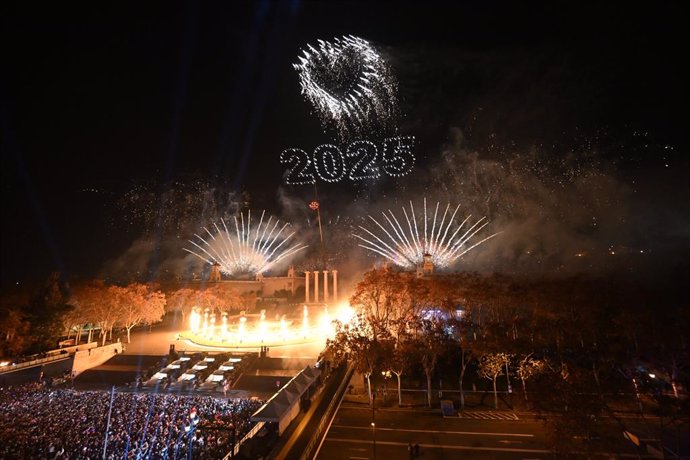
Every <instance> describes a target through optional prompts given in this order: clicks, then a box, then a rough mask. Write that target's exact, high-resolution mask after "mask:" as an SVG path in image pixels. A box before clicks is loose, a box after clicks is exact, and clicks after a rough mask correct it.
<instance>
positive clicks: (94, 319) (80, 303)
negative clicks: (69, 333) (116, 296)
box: [70, 280, 116, 343]
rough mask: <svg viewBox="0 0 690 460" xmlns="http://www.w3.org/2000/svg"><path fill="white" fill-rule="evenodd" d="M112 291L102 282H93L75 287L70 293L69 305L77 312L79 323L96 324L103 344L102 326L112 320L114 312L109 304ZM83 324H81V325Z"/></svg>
mask: <svg viewBox="0 0 690 460" xmlns="http://www.w3.org/2000/svg"><path fill="white" fill-rule="evenodd" d="M112 294H113V291H112V290H109V288H108V286H107V285H106V284H105V282H104V281H101V280H93V281H89V282H88V283H85V284H81V285H78V286H76V287H75V288H74V289H73V291H72V298H71V300H70V301H71V303H72V304H73V305H74V306H75V309H76V310H77V311H79V315H80V318H82V319H81V320H80V321H85V322H90V323H92V324H98V325H99V326H100V327H101V336H102V337H103V343H105V337H104V334H105V332H106V331H104V330H103V326H104V325H106V326H108V325H109V324H110V320H111V318H112V319H114V318H115V315H116V311H115V310H114V308H113V307H114V306H115V305H113V304H112V302H111V300H112V299H111V296H112ZM82 324H83V323H82ZM92 331H93V327H92V328H91V330H90V331H89V341H90V340H91V332H92Z"/></svg>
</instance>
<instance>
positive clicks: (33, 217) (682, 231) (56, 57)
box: [0, 1, 690, 286]
mask: <svg viewBox="0 0 690 460" xmlns="http://www.w3.org/2000/svg"><path fill="white" fill-rule="evenodd" d="M370 3H373V2H354V1H351V2H342V1H323V2H300V1H293V2H223V3H222V4H219V5H222V6H219V5H212V4H208V3H207V2H198V3H194V2H189V3H181V2H160V3H151V2H132V3H131V4H127V3H123V2H116V3H114V4H108V5H103V4H100V3H93V4H91V5H89V6H86V7H84V6H80V7H79V8H78V9H77V8H72V7H71V6H70V5H68V4H65V3H60V4H57V5H54V6H52V7H50V8H47V9H44V7H40V8H39V6H38V5H36V4H31V3H29V4H27V3H26V2H23V3H22V4H19V3H18V4H15V5H12V4H11V3H10V4H7V3H5V4H3V6H2V7H1V8H2V13H1V14H0V21H1V23H0V24H1V27H0V29H1V33H2V39H1V41H2V45H0V46H2V55H1V57H0V59H2V65H1V66H0V67H1V69H2V70H1V71H0V119H1V122H2V131H1V134H0V136H1V140H2V144H1V149H2V185H1V187H2V240H1V242H2V248H1V249H2V255H1V263H2V267H1V277H2V285H3V286H6V285H10V284H14V283H16V282H17V281H22V282H23V281H33V280H41V279H45V277H46V276H47V275H48V273H50V272H51V271H52V270H60V271H62V272H63V273H65V274H67V275H69V276H75V277H91V276H99V275H100V274H101V273H102V270H103V266H104V264H107V262H108V261H112V260H114V259H117V258H118V257H119V256H120V254H122V253H123V252H125V251H127V250H128V248H130V249H131V245H132V244H133V242H135V241H137V240H138V239H139V238H141V235H142V233H143V232H145V231H146V229H145V228H144V227H146V222H143V220H141V219H139V220H137V219H135V218H131V216H128V215H127V214H128V213H132V214H136V213H137V212H140V209H137V210H130V209H127V206H126V203H127V196H128V193H129V194H130V195H129V196H130V197H131V193H132V190H144V189H145V190H149V191H153V193H154V194H155V192H156V191H157V190H164V189H165V188H166V187H170V186H175V185H174V184H190V183H192V182H194V183H198V182H203V183H205V184H208V185H209V186H211V187H217V188H219V189H222V190H225V191H227V192H231V191H235V192H238V193H240V194H243V195H242V197H243V199H245V200H246V201H247V203H248V205H249V206H250V207H251V208H252V209H267V210H269V211H270V212H273V213H276V214H277V215H281V216H282V217H285V218H288V219H291V218H295V219H297V217H294V216H295V215H300V216H301V215H302V214H299V213H297V214H295V213H294V212H293V211H294V210H293V211H291V210H288V209H286V207H285V202H286V201H290V202H291V203H295V202H297V203H300V202H304V203H305V206H306V203H307V202H308V201H309V200H310V199H312V198H313V195H314V189H313V187H284V186H281V185H282V184H283V178H282V175H283V172H284V170H285V167H284V166H283V165H281V164H280V163H279V161H278V156H279V154H280V152H281V151H282V150H283V149H285V148H288V147H300V148H304V149H305V150H308V151H311V150H312V149H313V148H314V147H315V146H316V145H318V144H323V143H326V142H329V141H333V135H332V133H329V132H327V131H326V132H325V131H324V130H323V129H322V126H321V124H320V122H319V120H318V118H317V117H316V116H315V114H314V113H312V110H311V106H310V105H309V103H308V102H307V101H306V100H305V99H304V98H303V97H302V96H301V94H300V88H299V82H298V78H297V74H296V72H295V70H294V69H293V68H292V63H294V62H296V58H297V55H298V53H299V50H300V48H303V47H304V46H305V45H306V44H307V43H314V42H315V41H316V40H317V39H319V38H321V39H326V40H328V39H332V38H333V37H336V36H341V35H344V34H353V35H357V36H361V37H362V38H365V39H367V40H369V41H370V42H371V43H372V44H374V45H375V46H376V47H377V49H378V50H379V51H380V52H381V53H382V55H383V56H384V57H385V58H386V60H387V61H388V62H389V64H390V66H391V68H392V70H393V73H394V74H395V76H396V78H397V81H398V94H399V98H400V111H401V113H402V120H401V122H400V132H401V133H403V134H411V135H415V136H416V137H417V139H418V145H417V147H416V150H415V154H416V156H417V165H416V169H415V170H414V171H413V173H412V174H411V176H414V177H408V178H406V179H405V180H382V181H380V182H379V183H376V184H359V185H357V186H353V185H352V184H347V183H343V184H336V185H328V186H327V185H319V187H320V188H319V190H318V193H319V198H320V199H321V200H322V206H323V208H324V215H325V216H326V217H328V216H330V217H333V216H336V215H340V214H347V213H348V212H349V213H350V214H353V213H355V210H356V209H357V210H360V209H361V208H362V207H363V206H367V205H371V207H372V208H375V207H377V206H379V205H381V206H389V205H391V206H392V204H390V201H391V200H395V199H396V198H397V195H399V196H400V197H402V198H403V199H405V198H409V195H410V194H415V193H417V194H419V192H420V191H422V190H423V192H424V193H425V194H429V195H434V193H435V189H436V188H439V187H437V185H438V180H439V179H438V177H440V176H438V175H437V173H436V172H435V171H436V170H437V169H439V165H440V164H441V163H439V162H440V161H441V160H440V158H441V153H442V152H443V151H448V150H449V149H450V150H453V149H455V148H456V147H457V144H458V142H461V143H462V150H463V151H472V152H476V153H478V155H479V156H480V158H482V159H485V160H487V161H488V160H491V161H493V162H495V163H494V164H497V165H501V166H500V167H501V168H503V167H504V166H506V165H508V164H510V160H511V159H513V158H517V156H519V155H522V156H520V158H522V157H523V156H524V155H525V152H534V151H537V152H538V153H539V158H540V162H544V160H543V159H544V158H547V159H549V158H550V159H553V160H554V161H553V162H554V163H558V164H562V163H563V162H565V161H571V157H572V156H578V158H576V160H575V162H576V163H578V167H577V168H575V169H574V170H575V171H576V174H579V173H578V172H577V171H586V172H587V174H592V175H601V176H602V177H603V176H605V177H606V183H607V184H614V185H611V189H610V190H616V191H619V190H624V191H623V192H621V195H620V196H621V197H622V198H621V199H620V200H621V201H620V203H622V204H620V203H619V204H620V206H619V204H614V205H615V206H614V205H611V207H612V208H614V207H615V208H616V209H620V208H621V207H625V208H626V209H625V211H626V214H625V216H622V217H620V218H618V220H617V221H616V223H615V225H614V224H611V225H610V226H609V228H608V230H607V232H606V233H605V236H603V235H604V233H599V234H595V233H594V231H593V230H591V229H584V230H583V229H582V228H579V227H578V228H575V227H576V226H578V225H580V224H579V223H578V222H574V223H573V225H570V221H568V222H567V223H563V224H562V225H561V224H559V225H561V226H560V227H558V226H556V227H553V229H552V228H549V227H547V228H544V232H551V231H553V232H556V233H558V232H559V231H560V230H558V229H559V228H564V227H565V226H569V230H572V233H568V232H566V233H568V234H569V235H571V234H572V235H580V236H581V235H586V236H587V244H590V246H591V247H592V248H594V247H596V248H604V250H605V249H607V248H611V247H625V248H627V250H630V251H638V252H640V251H644V252H645V253H648V254H649V253H651V255H650V258H651V257H654V258H655V259H654V263H652V262H651V259H650V263H649V265H650V267H651V266H656V265H655V264H658V263H661V261H663V260H664V259H665V258H666V255H667V254H671V253H672V254H674V255H675V256H676V257H678V258H679V259H684V257H685V256H684V255H687V254H688V248H689V247H690V244H688V243H689V241H690V223H689V221H690V205H689V204H688V203H690V191H689V190H690V187H689V185H688V177H690V174H689V173H690V168H689V166H690V162H689V161H688V159H687V148H688V143H687V135H686V134H687V127H686V124H685V122H686V118H687V117H686V116H685V110H686V107H687V99H688V98H687V81H688V76H687V74H686V73H684V72H682V71H681V68H683V67H684V60H685V57H684V56H685V54H686V50H685V49H684V47H683V45H682V43H683V42H684V40H683V38H684V37H683V35H684V34H682V29H683V26H684V25H685V24H681V21H683V18H684V15H683V14H681V8H680V2H678V3H672V2H662V3H659V2H657V4H652V3H650V4H646V5H644V6H639V7H638V6H631V5H630V4H629V3H623V2H620V3H616V4H611V3H609V2H606V5H583V4H581V3H580V2H544V3H522V2H506V3H499V2H466V3H468V4H466V5H462V6H457V5H454V4H455V3H460V2H453V3H450V2H449V3H443V2H430V1H425V2H381V3H378V4H377V5H375V6H372V5H370ZM452 5H454V6H452ZM459 133H461V134H459ZM460 138H461V139H462V141H459V140H458V139H460ZM463 158H464V157H463ZM549 161H550V160H549ZM549 161H546V162H547V163H548V162H549ZM506 167H507V166H506ZM547 169H548V170H549V171H552V170H551V169H549V168H547ZM459 171H460V170H459ZM463 171H464V170H463ZM458 174H460V173H458ZM535 174H537V175H538V173H535ZM559 174H560V173H559ZM554 182H558V180H555V181H554ZM443 183H444V184H447V183H448V181H447V180H444V182H443ZM524 183H525V182H524V181H521V184H524ZM597 183H602V182H597ZM171 184H172V185H171ZM458 184H459V185H458V188H457V189H451V188H447V189H446V190H445V191H444V192H443V194H442V197H443V198H444V199H445V198H455V199H457V200H460V201H462V200H463V199H465V196H463V193H464V192H462V193H461V190H464V189H462V187H463V186H464V185H463V184H464V182H462V181H458ZM415 187H418V188H417V189H415ZM585 188H586V187H585ZM420 189H421V190H420ZM439 189H440V188H439ZM525 190H526V189H525ZM530 190H532V187H530ZM572 190H575V188H567V187H566V191H564V192H563V196H566V195H567V196H568V197H569V198H568V200H567V202H568V203H570V202H573V203H580V205H581V206H582V207H584V208H588V207H591V206H592V204H591V203H594V202H598V201H599V200H606V199H607V194H608V193H609V192H608V191H607V190H609V189H604V188H602V189H601V190H598V191H595V193H596V194H598V195H597V196H596V197H595V199H592V200H591V201H588V200H590V198H586V197H585V198H582V199H580V197H579V195H577V193H582V194H583V196H588V195H587V193H589V192H590V191H588V190H582V188H580V189H578V190H580V191H579V192H576V191H572ZM504 192H505V193H504V194H508V192H509V190H508V189H505V190H504ZM615 193H618V192H615ZM286 196H287V197H289V198H290V199H289V200H286V199H285V197H286ZM279 197H280V198H279ZM467 199H468V200H469V201H470V202H471V201H472V199H471V198H467ZM123 203H125V204H124V205H123ZM505 203H508V202H507V201H505ZM149 204H150V208H151V209H154V212H158V213H162V214H164V215H165V216H167V217H165V218H171V217H170V216H174V215H175V210H173V209H157V208H156V207H157V206H158V207H160V206H168V205H167V204H157V203H156V200H153V202H152V203H149ZM396 204H397V203H396ZM132 206H135V207H136V206H139V207H141V203H134V204H132ZM506 206H507V205H506ZM510 206H511V207H512V206H513V204H512V202H511V204H510ZM556 208H561V209H564V211H563V213H564V214H567V213H568V205H567V204H566V203H565V201H561V202H560V204H558V206H555V207H551V208H544V209H556ZM156 209H157V211H156ZM505 209H508V207H496V208H492V209H490V210H489V211H488V212H489V213H491V214H492V215H491V217H492V218H493V219H494V220H496V221H497V222H499V223H501V222H503V224H504V225H505V226H506V228H520V226H519V224H520V222H517V217H514V218H512V220H510V219H507V218H505V215H506V213H505V212H503V214H502V210H505ZM511 209H512V208H511ZM607 209H609V208H606V207H602V209H601V212H602V213H607V212H608V211H607ZM341 211H342V212H341ZM291 212H292V214H291ZM304 212H307V211H304ZM329 213H330V214H329ZM494 213H495V214H494ZM159 215H161V214H159ZM502 216H503V217H502ZM515 216H518V214H515ZM566 217H567V216H566ZM566 217H564V218H563V219H564V220H563V222H566V220H567V218H566ZM201 218H202V217H201V216H198V219H201ZM502 218H503V221H502ZM546 219H547V220H549V219H555V216H552V217H548V216H547V217H546ZM590 219H591V218H590ZM599 219H600V220H601V219H602V218H599ZM539 225H541V224H539ZM601 226H604V224H602V225H601ZM570 227H572V228H570ZM542 228H543V227H542ZM554 229H555V230H554ZM597 231H599V230H598V229H597ZM602 232H603V230H602ZM514 234H515V233H513V235H514ZM615 234H620V235H621V238H620V240H618V241H614V239H615V238H614V237H613V236H612V235H615ZM175 237H176V238H181V239H182V240H185V239H188V238H189V237H191V235H175ZM578 238H579V237H571V236H568V237H567V238H564V239H563V240H559V238H558V236H556V237H553V238H552V239H551V240H549V241H551V242H550V243H549V241H545V242H543V246H544V247H546V246H548V245H549V244H552V245H553V246H556V247H559V248H564V247H565V246H567V245H571V246H572V248H570V247H568V249H567V251H571V249H572V251H571V252H574V251H576V250H579V249H578V248H576V247H575V246H577V245H580V244H583V243H581V240H579V239H578ZM566 239H567V241H566ZM497 244H501V245H502V246H503V247H504V248H509V249H510V251H508V250H506V251H503V253H501V254H500V260H501V263H502V264H503V265H501V266H500V267H494V268H496V269H501V268H504V267H507V268H508V269H509V268H510V262H508V261H507V260H508V259H509V257H508V255H506V254H508V253H510V254H513V253H517V252H520V251H522V250H523V249H522V246H521V245H524V244H525V243H524V242H523V241H518V240H517V239H515V238H513V237H511V238H510V239H506V240H504V241H503V243H497ZM154 246H155V245H154ZM630 248H632V249H630ZM564 251H565V250H564ZM567 251H565V252H567ZM527 252H529V251H527ZM547 252H549V250H546V249H544V254H545V256H544V260H545V261H548V260H552V259H549V254H547ZM161 257H164V255H161ZM559 257H560V256H559ZM511 260H512V259H511ZM480 262H482V264H479V265H478V266H477V267H478V268H481V269H491V268H492V267H490V266H489V265H490V264H489V262H487V260H486V257H485V258H484V259H483V261H480ZM540 263H541V262H540ZM544 263H546V262H544ZM645 263H646V262H642V265H644V264H645ZM673 263H675V262H673ZM148 264H149V265H150V264H151V262H150V261H149V262H148ZM487 264H489V265H487ZM557 265H558V266H562V265H563V262H562V261H561V259H559V261H558V264H557ZM638 265H639V261H638ZM516 267H517V265H516ZM581 269H583V270H585V271H586V270H587V265H583V266H582V267H581Z"/></svg>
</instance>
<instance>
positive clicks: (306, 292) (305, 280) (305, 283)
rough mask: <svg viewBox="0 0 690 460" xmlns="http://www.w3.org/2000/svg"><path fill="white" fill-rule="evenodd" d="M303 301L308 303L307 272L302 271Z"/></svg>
mask: <svg viewBox="0 0 690 460" xmlns="http://www.w3.org/2000/svg"><path fill="white" fill-rule="evenodd" d="M304 302H305V303H309V272H304Z"/></svg>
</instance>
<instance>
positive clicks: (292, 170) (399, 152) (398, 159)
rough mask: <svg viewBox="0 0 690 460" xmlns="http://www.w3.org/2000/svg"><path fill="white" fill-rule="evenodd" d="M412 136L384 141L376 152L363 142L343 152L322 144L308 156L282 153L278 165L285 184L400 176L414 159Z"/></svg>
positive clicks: (297, 152) (301, 152) (298, 151)
mask: <svg viewBox="0 0 690 460" xmlns="http://www.w3.org/2000/svg"><path fill="white" fill-rule="evenodd" d="M414 140H415V139H414V137H413V136H396V137H389V138H387V139H385V140H384V141H383V143H382V145H381V149H379V148H378V147H377V146H376V144H374V143H373V142H370V141H367V140H358V141H355V142H352V143H351V144H350V145H348V146H347V148H346V149H345V153H343V151H342V150H341V149H340V148H339V147H338V146H336V145H333V144H323V145H319V146H318V147H316V148H315V149H314V154H313V155H312V156H311V157H310V156H309V154H308V153H307V152H306V151H304V150H302V149H298V148H290V149H286V150H283V152H282V153H281V154H280V162H281V163H283V164H287V165H288V170H287V173H286V177H285V181H286V182H287V183H288V184H290V185H305V184H314V183H316V178H317V177H318V178H319V179H320V180H322V181H324V182H339V181H341V180H343V179H344V178H346V177H347V178H348V179H350V180H352V181H360V180H366V179H377V178H379V177H380V176H381V174H382V173H384V174H386V175H388V176H391V177H400V176H404V175H406V174H408V173H409V172H410V171H412V168H413V166H414V163H415V157H414V154H413V153H412V147H413V146H414Z"/></svg>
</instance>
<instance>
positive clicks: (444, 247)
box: [353, 198, 498, 268]
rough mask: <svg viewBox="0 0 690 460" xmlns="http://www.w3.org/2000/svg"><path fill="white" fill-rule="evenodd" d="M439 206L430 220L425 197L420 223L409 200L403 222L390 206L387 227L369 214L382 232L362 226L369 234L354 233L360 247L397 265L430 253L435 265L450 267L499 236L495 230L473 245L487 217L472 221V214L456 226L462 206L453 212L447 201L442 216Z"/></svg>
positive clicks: (413, 263) (408, 265) (411, 264)
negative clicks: (408, 207) (473, 239)
mask: <svg viewBox="0 0 690 460" xmlns="http://www.w3.org/2000/svg"><path fill="white" fill-rule="evenodd" d="M439 207H440V203H438V202H437V203H436V209H435V210H434V213H433V214H434V216H433V219H430V216H429V213H428V211H427V206H426V198H424V216H423V220H422V221H421V222H419V219H418V218H417V215H416V214H415V210H414V206H413V204H412V201H410V209H409V211H408V210H407V209H406V208H404V207H403V208H402V211H403V215H404V217H405V220H404V224H401V223H400V221H399V220H398V218H397V217H396V216H395V214H394V213H393V211H391V210H390V209H389V210H388V212H387V213H386V212H383V213H382V215H383V218H384V219H385V222H386V223H387V224H388V226H387V227H386V226H384V225H383V224H381V223H380V222H379V221H378V220H376V219H374V218H373V217H371V216H369V219H371V220H372V222H374V224H376V227H378V229H380V230H381V232H383V233H382V234H380V235H377V234H376V233H374V232H373V231H371V230H369V229H367V228H365V227H362V226H361V225H360V226H359V228H360V229H361V230H362V231H363V232H365V233H366V235H365V236H361V235H357V234H353V236H354V237H355V238H358V239H359V240H360V241H361V243H360V244H359V246H361V247H363V248H365V249H368V250H370V251H372V252H375V253H376V254H380V255H382V256H384V257H385V258H387V259H389V260H390V261H392V262H393V263H395V264H396V265H399V266H401V267H404V268H414V267H416V266H417V265H418V264H421V263H422V262H423V261H424V256H425V255H430V256H431V260H432V262H433V263H434V265H435V266H437V267H448V266H450V265H452V264H453V263H454V262H455V261H457V260H458V259H459V258H460V257H462V256H463V255H465V254H466V253H467V252H469V251H471V250H472V249H474V248H476V247H477V246H479V245H480V244H482V243H484V242H485V241H488V240H490V239H491V238H493V237H494V236H496V235H498V233H494V234H493V235H490V236H488V237H486V238H484V239H482V240H479V241H477V242H476V243H473V244H471V245H470V244H469V241H470V240H471V239H472V238H473V237H474V236H475V235H476V234H477V233H479V232H480V231H481V230H482V229H483V228H484V227H486V226H487V225H488V224H489V222H488V221H487V220H486V217H482V218H481V219H479V220H477V221H476V222H475V223H474V224H470V223H469V221H470V218H471V217H472V216H471V215H469V216H467V217H466V218H465V220H463V221H462V222H461V223H460V225H456V223H455V216H456V215H457V213H458V210H459V209H460V205H458V206H457V207H456V208H455V210H453V211H452V212H451V208H450V204H448V205H447V206H446V208H445V210H444V211H443V216H439Z"/></svg>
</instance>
